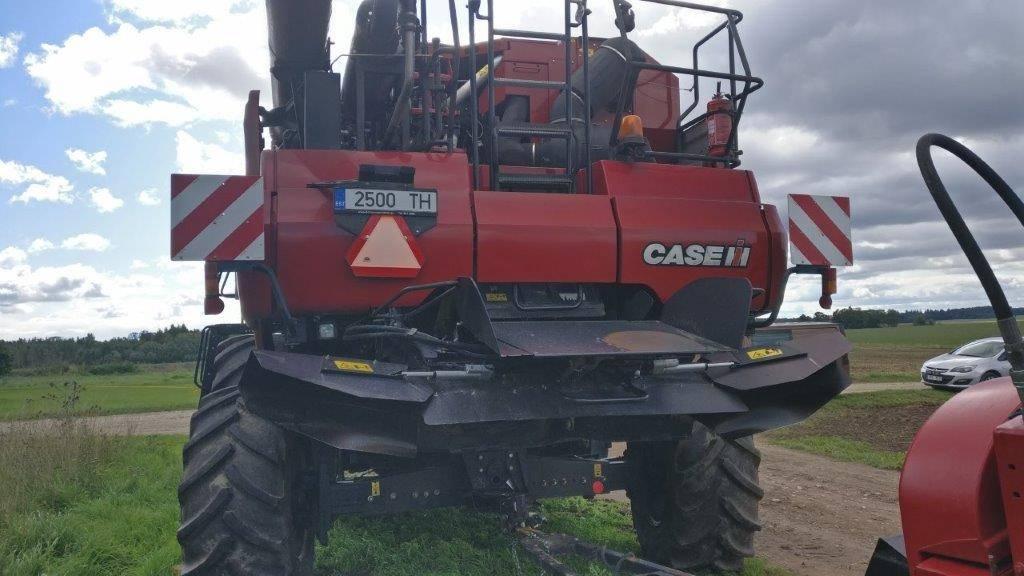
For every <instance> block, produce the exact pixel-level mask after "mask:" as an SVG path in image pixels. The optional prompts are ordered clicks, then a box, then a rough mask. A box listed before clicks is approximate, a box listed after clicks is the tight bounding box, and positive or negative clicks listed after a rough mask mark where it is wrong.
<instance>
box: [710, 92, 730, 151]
mask: <svg viewBox="0 0 1024 576" xmlns="http://www.w3.org/2000/svg"><path fill="white" fill-rule="evenodd" d="M707 126H708V156H725V155H726V154H727V153H728V152H729V139H730V138H731V137H732V100H730V99H729V98H728V97H726V96H725V95H724V94H722V84H721V83H719V84H718V93H717V94H715V96H714V98H712V99H711V101H710V102H708V115H707Z"/></svg>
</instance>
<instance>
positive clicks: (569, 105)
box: [468, 0, 593, 194]
mask: <svg viewBox="0 0 1024 576" xmlns="http://www.w3.org/2000/svg"><path fill="white" fill-rule="evenodd" d="M563 2H564V7H565V12H564V18H563V26H564V27H563V30H564V32H563V33H562V34H556V33H550V32H535V31H529V30H515V29H498V28H495V27H494V3H495V0H487V14H486V15H484V14H481V13H480V8H481V4H482V3H481V1H480V0H472V1H470V2H469V5H468V10H469V62H470V68H471V70H470V77H469V81H470V92H471V93H472V96H471V97H470V113H471V114H470V116H471V118H470V122H472V138H473V142H472V143H471V144H470V146H471V147H472V153H471V155H470V156H471V160H472V163H473V187H474V188H476V187H478V185H479V183H478V181H477V180H478V178H479V177H478V174H479V170H480V158H479V150H478V143H479V139H480V135H479V130H478V127H477V120H478V118H479V117H480V110H479V103H478V100H477V97H476V94H477V87H476V84H477V82H476V71H477V62H476V21H477V20H481V21H484V22H487V102H488V107H487V121H488V128H489V129H490V134H489V135H488V138H489V142H490V150H491V153H490V155H489V160H490V174H489V176H490V189H491V190H498V189H500V188H501V177H500V176H501V175H500V172H499V169H500V166H501V162H500V159H499V157H498V152H497V150H498V137H499V127H498V118H497V113H496V104H497V102H496V96H495V88H496V85H497V84H499V83H502V82H506V83H508V84H516V85H529V86H531V87H537V88H548V89H552V90H555V89H557V90H559V91H561V92H562V93H563V94H565V121H566V126H565V129H564V133H561V134H560V135H559V136H555V137H564V138H565V146H566V166H565V175H564V177H565V178H564V181H563V182H562V184H563V185H564V186H566V187H567V188H568V189H569V190H573V189H574V188H575V179H576V171H577V168H576V166H575V158H576V154H575V153H574V150H575V145H576V143H575V142H574V141H575V136H574V131H573V113H572V111H573V102H572V101H573V96H574V94H575V92H574V91H573V89H572V75H573V65H572V56H573V42H572V30H573V28H580V34H581V42H582V44H583V74H584V85H585V88H584V93H583V98H582V99H583V105H584V107H585V108H586V110H587V111H588V113H589V110H590V107H591V105H590V51H589V49H588V47H589V44H590V29H589V27H588V25H587V18H588V16H589V15H590V10H589V9H588V8H587V0H563ZM574 6H575V7H576V9H575V10H574ZM495 35H501V36H510V37H516V38H531V39H539V40H554V41H558V42H562V45H563V47H564V49H565V56H564V57H565V78H564V81H563V82H554V81H550V82H549V81H523V80H512V79H502V78H498V77H496V76H495V72H496V70H495V68H496V66H494V61H495V53H494V38H495ZM590 130H591V128H590V122H589V121H585V122H584V137H583V140H584V142H583V145H584V149H585V156H586V158H585V161H584V164H585V165H584V166H583V168H584V170H585V173H586V182H587V193H588V194H589V193H590V190H591V185H592V183H593V174H592V168H591V149H590ZM552 131H553V129H552V128H551V127H546V128H545V129H544V130H543V131H539V130H538V131H536V133H531V132H530V131H529V130H528V129H525V130H524V129H520V130H518V135H520V136H536V137H552V135H551V132H552Z"/></svg>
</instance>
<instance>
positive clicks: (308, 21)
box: [267, 0, 331, 108]
mask: <svg viewBox="0 0 1024 576" xmlns="http://www.w3.org/2000/svg"><path fill="white" fill-rule="evenodd" d="M330 21H331V0H267V32H268V35H269V46H270V74H271V82H272V85H273V93H274V107H275V108H277V107H281V106H285V105H287V104H288V103H289V102H290V101H291V100H292V98H293V97H294V94H293V93H292V86H293V85H298V84H299V83H301V81H302V76H303V74H304V73H305V72H306V71H307V70H327V69H328V67H329V66H330V62H329V61H328V58H329V55H328V54H329V52H328V47H327V29H328V26H329V24H330Z"/></svg>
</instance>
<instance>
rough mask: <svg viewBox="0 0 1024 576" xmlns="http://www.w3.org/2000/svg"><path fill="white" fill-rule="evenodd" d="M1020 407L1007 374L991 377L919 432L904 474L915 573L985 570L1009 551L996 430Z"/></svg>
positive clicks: (903, 510) (904, 509) (903, 506)
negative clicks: (1004, 376)
mask: <svg viewBox="0 0 1024 576" xmlns="http://www.w3.org/2000/svg"><path fill="white" fill-rule="evenodd" d="M1019 404H1020V398H1019V396H1018V395H1017V391H1016V389H1014V387H1013V385H1012V384H1011V383H1010V379H1009V378H1000V379H996V380H989V381H987V382H982V383H980V384H977V385H976V386H973V387H971V388H970V389H968V390H966V391H964V392H961V393H960V394H958V395H957V396H955V397H954V398H952V399H951V400H949V401H948V402H946V403H945V404H944V405H943V406H942V407H940V408H939V409H938V410H937V411H936V412H935V414H933V415H932V417H931V418H930V419H929V420H928V421H927V422H926V423H925V425H924V426H923V427H922V428H921V430H920V431H919V432H918V434H917V437H916V438H915V439H914V442H913V444H912V445H911V447H910V450H909V451H908V453H907V460H906V464H905V465H904V467H903V474H902V476H901V477H900V514H901V516H902V520H903V531H904V535H905V537H906V543H907V559H908V562H909V564H910V566H911V574H912V575H913V576H923V575H933V574H934V575H938V574H959V575H966V574H976V573H977V574H987V573H988V571H987V568H986V567H987V566H988V564H989V559H990V557H991V558H994V559H995V560H997V561H1000V560H1003V559H1006V558H1007V557H1008V556H1009V552H1010V549H1009V541H1008V539H1007V533H1006V521H1005V518H1004V514H1003V499H1002V493H1001V491H1000V484H999V470H998V467H997V465H996V457H995V450H994V431H995V430H996V428H997V427H998V426H1000V425H1002V424H1003V423H1005V422H1006V421H1007V418H1008V417H1009V415H1010V413H1011V412H1013V411H1014V410H1015V409H1016V408H1017V406H1018V405H1019ZM979 567H981V568H984V570H982V571H980V572H979V571H978V569H979Z"/></svg>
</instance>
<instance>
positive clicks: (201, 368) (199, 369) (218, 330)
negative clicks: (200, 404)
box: [192, 324, 252, 393]
mask: <svg viewBox="0 0 1024 576" xmlns="http://www.w3.org/2000/svg"><path fill="white" fill-rule="evenodd" d="M239 334H252V330H250V329H249V327H248V326H246V325H245V324H211V325H209V326H206V327H205V328H203V331H202V332H201V334H200V337H199V354H198V356H197V358H196V365H195V368H194V370H193V373H192V382H193V383H195V385H196V386H198V387H199V388H200V389H202V391H203V392H204V393H205V392H206V391H207V390H208V389H209V387H210V384H211V383H212V381H213V374H214V363H213V360H214V353H215V351H216V350H217V346H219V345H220V343H221V342H223V341H224V340H226V339H227V338H230V337H232V336H237V335H239Z"/></svg>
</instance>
